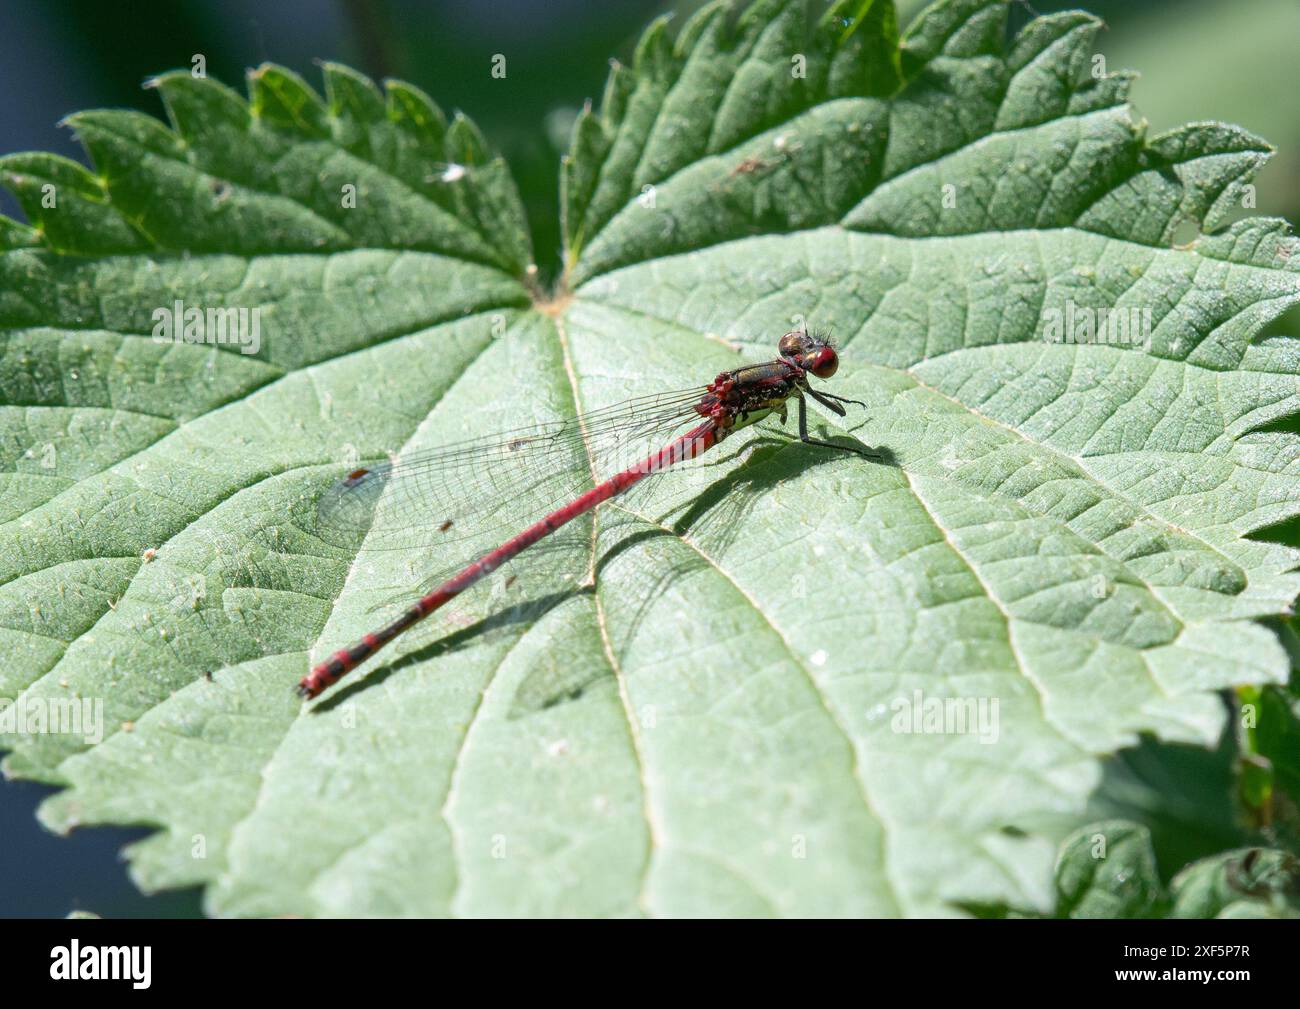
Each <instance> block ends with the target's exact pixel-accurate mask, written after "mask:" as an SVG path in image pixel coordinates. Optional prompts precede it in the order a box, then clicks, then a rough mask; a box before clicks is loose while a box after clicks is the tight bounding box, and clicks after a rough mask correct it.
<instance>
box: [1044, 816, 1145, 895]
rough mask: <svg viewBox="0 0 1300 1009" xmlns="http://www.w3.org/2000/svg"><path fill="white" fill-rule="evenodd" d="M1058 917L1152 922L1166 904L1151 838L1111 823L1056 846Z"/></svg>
mask: <svg viewBox="0 0 1300 1009" xmlns="http://www.w3.org/2000/svg"><path fill="white" fill-rule="evenodd" d="M1056 889H1057V893H1058V895H1059V902H1058V904H1057V913H1058V914H1059V915H1060V916H1062V917H1068V918H1154V917H1161V914H1160V911H1161V909H1162V906H1163V905H1164V903H1165V901H1166V897H1165V894H1164V889H1163V887H1162V886H1161V885H1160V875H1159V873H1158V872H1157V870H1156V858H1155V852H1154V851H1153V850H1152V848H1151V834H1150V832H1149V831H1148V830H1147V829H1146V828H1145V827H1143V826H1141V825H1140V824H1135V823H1129V822H1126V821H1123V820H1111V821H1106V822H1103V823H1099V824H1093V825H1091V826H1089V827H1085V828H1084V829H1082V830H1080V831H1079V832H1078V833H1076V834H1075V835H1074V836H1073V837H1071V838H1069V839H1068V840H1067V841H1066V842H1065V844H1064V845H1062V847H1061V853H1060V856H1059V857H1058V859H1057V863H1056Z"/></svg>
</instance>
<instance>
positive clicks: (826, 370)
mask: <svg viewBox="0 0 1300 1009" xmlns="http://www.w3.org/2000/svg"><path fill="white" fill-rule="evenodd" d="M839 366H840V358H839V355H838V354H836V353H835V351H833V350H832V349H831V348H830V347H818V348H817V349H816V350H814V351H813V352H812V353H811V354H809V355H808V356H807V363H806V364H805V367H806V368H807V369H808V370H809V371H811V372H812V373H813V374H814V375H816V376H817V377H818V378H830V377H831V376H832V375H834V374H835V372H836V371H837V370H838V369H839Z"/></svg>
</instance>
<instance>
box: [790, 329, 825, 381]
mask: <svg viewBox="0 0 1300 1009" xmlns="http://www.w3.org/2000/svg"><path fill="white" fill-rule="evenodd" d="M777 349H778V350H779V351H780V353H781V356H782V357H784V358H785V359H786V360H788V361H792V362H794V363H795V364H797V365H798V366H799V367H800V368H802V369H803V370H804V371H810V372H812V373H813V374H814V375H816V376H817V377H818V378H830V377H831V376H832V375H834V374H835V371H836V369H838V368H839V366H840V359H839V355H838V354H836V353H835V348H834V347H832V346H831V342H830V339H829V338H827V337H825V336H823V335H821V334H819V333H801V332H799V331H798V330H796V331H795V332H793V333H786V334H785V336H783V337H781V342H780V343H779V344H777Z"/></svg>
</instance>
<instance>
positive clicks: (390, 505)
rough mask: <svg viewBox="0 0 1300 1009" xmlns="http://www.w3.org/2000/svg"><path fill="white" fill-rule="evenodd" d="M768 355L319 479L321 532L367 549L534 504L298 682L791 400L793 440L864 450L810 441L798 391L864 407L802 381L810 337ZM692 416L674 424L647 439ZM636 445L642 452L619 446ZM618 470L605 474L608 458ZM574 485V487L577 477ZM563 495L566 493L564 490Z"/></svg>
mask: <svg viewBox="0 0 1300 1009" xmlns="http://www.w3.org/2000/svg"><path fill="white" fill-rule="evenodd" d="M778 354H779V356H778V357H777V358H776V359H774V360H772V361H768V362H766V363H764V364H756V365H749V366H746V367H742V368H737V369H734V370H732V371H724V372H722V373H721V374H719V375H718V376H717V377H716V378H715V379H714V380H713V381H712V382H711V383H709V385H707V386H704V387H696V388H693V389H686V390H682V391H678V392H670V393H662V394H658V395H652V396H642V397H639V398H636V399H631V400H627V401H626V402H624V403H620V404H618V405H616V406H612V407H606V408H604V409H601V410H596V411H593V412H590V413H585V414H578V415H575V416H572V417H569V418H566V419H564V420H561V421H556V422H552V423H548V424H540V425H535V426H533V427H531V428H527V429H523V430H519V431H510V432H506V433H505V434H498V435H495V436H491V437H488V438H476V439H472V440H469V441H464V442H459V443H456V444H452V445H448V446H444V447H442V448H438V449H433V450H430V451H425V452H417V453H412V454H409V455H406V456H403V457H401V458H400V459H398V460H397V461H395V462H391V463H386V464H382V465H377V466H362V467H358V468H356V469H354V470H353V471H352V472H350V473H348V474H347V476H346V477H344V478H343V479H342V480H340V481H339V482H338V483H337V484H335V485H334V486H333V487H332V488H330V489H329V490H328V491H327V492H326V493H325V494H324V495H323V496H322V498H321V500H320V502H319V504H318V515H319V518H320V521H321V524H322V526H323V527H325V528H331V527H338V528H348V529H352V530H358V531H362V532H364V533H365V535H366V546H367V547H368V548H379V549H382V548H384V547H385V546H391V547H392V548H395V549H406V550H409V549H411V543H412V540H411V538H410V537H409V536H408V535H405V534H406V533H409V532H410V531H412V530H417V529H418V530H420V531H422V532H424V533H428V534H429V535H428V536H427V537H426V538H425V540H424V542H427V543H434V544H439V543H452V542H454V541H455V540H456V538H457V537H463V536H476V535H481V534H482V533H483V531H484V529H487V528H492V523H493V522H497V523H498V524H502V523H504V522H505V521H508V520H509V519H508V518H507V516H513V517H516V518H517V517H518V515H519V514H520V513H521V510H522V511H523V512H525V513H526V512H527V511H528V510H529V509H530V508H532V507H536V512H535V514H536V516H537V517H536V518H535V521H533V523H532V524H531V525H529V526H527V528H525V529H523V531H521V532H519V533H517V534H516V535H514V536H512V537H510V538H509V539H507V540H506V541H505V542H503V543H502V544H501V545H500V546H497V547H496V548H495V549H491V550H487V551H486V552H483V553H481V554H480V555H479V556H478V559H477V560H474V561H473V562H472V563H470V564H468V565H467V566H465V567H464V568H463V569H461V570H460V571H459V572H458V573H456V574H454V575H453V576H452V577H450V578H447V579H446V580H443V581H441V582H440V583H439V584H437V585H436V586H434V587H432V588H431V589H430V590H429V591H428V592H426V593H425V594H424V595H422V596H421V597H420V598H419V599H418V600H416V601H415V602H414V603H412V604H411V605H410V606H409V607H408V608H407V609H405V610H404V611H403V612H402V614H401V615H400V616H398V617H397V619H395V620H393V621H392V622H390V623H388V624H387V625H385V626H383V627H381V628H380V629H378V630H376V631H374V632H372V633H370V634H366V635H364V636H363V637H362V638H361V640H360V641H358V642H357V643H356V644H354V645H352V646H351V647H350V648H344V649H340V650H339V651H336V652H334V653H333V654H332V655H330V657H329V658H327V659H325V660H324V661H322V662H320V663H318V664H317V665H316V666H315V667H314V668H313V669H312V670H311V672H310V673H309V674H308V675H307V676H305V677H303V679H302V680H301V682H300V683H299V684H298V692H299V693H300V694H302V695H303V696H304V697H316V696H318V695H319V694H320V693H322V692H323V691H324V690H326V689H327V688H328V687H330V686H332V685H333V684H334V683H336V682H337V681H338V680H339V678H340V677H342V676H343V675H344V674H346V673H347V672H349V671H350V670H352V669H355V668H356V667H357V666H358V665H359V664H361V663H362V662H364V661H365V660H366V659H368V658H369V657H370V656H372V655H374V654H375V652H377V651H379V649H381V648H383V647H384V646H385V645H386V644H388V643H389V642H390V641H392V640H393V639H394V638H396V637H397V636H398V635H399V634H401V633H402V632H404V631H406V630H408V629H409V628H411V627H412V626H414V625H415V624H417V623H418V622H419V621H421V620H422V619H424V618H425V617H427V616H428V615H429V614H430V613H433V612H434V611H435V610H437V609H439V608H440V607H442V606H443V605H445V604H446V603H448V602H449V601H450V600H452V599H454V598H455V597H456V596H457V595H459V594H460V593H462V592H464V591H465V590H466V589H468V588H469V587H470V586H471V585H474V584H475V583H476V582H478V581H480V580H481V579H483V578H484V577H486V576H487V575H489V574H491V573H492V572H493V571H495V570H497V569H498V568H500V567H501V566H502V565H503V564H505V563H507V562H508V561H510V560H511V559H513V558H514V557H515V556H517V555H518V554H519V553H521V552H522V551H524V550H526V549H528V548H529V547H531V546H533V545H534V544H536V543H538V542H539V541H541V540H543V539H545V538H546V537H547V536H549V535H551V534H552V533H554V532H555V531H556V530H557V529H559V528H561V527H562V526H564V525H566V524H567V523H569V522H571V521H573V520H574V519H576V518H578V517H580V516H582V515H585V514H587V513H588V512H590V511H592V510H593V509H594V508H596V507H597V506H598V505H600V504H602V503H603V502H605V501H608V500H610V499H611V498H613V497H615V496H617V495H620V494H623V493H624V492H626V491H628V490H629V489H630V488H632V487H633V486H634V485H636V484H638V483H640V482H641V481H642V480H644V479H645V478H646V477H648V476H650V475H652V474H654V473H657V472H660V471H662V470H665V469H667V468H669V467H671V466H674V465H677V464H679V463H682V462H684V461H686V460H689V459H693V458H696V457H698V456H700V455H701V454H703V453H705V452H707V451H708V450H709V449H710V448H712V447H713V446H714V445H716V444H718V443H719V442H721V441H723V440H724V439H726V438H727V437H728V436H730V435H731V434H733V433H734V432H736V431H738V430H740V429H741V428H744V427H747V426H749V425H751V424H754V423H756V422H758V421H760V420H763V419H764V418H765V417H768V416H769V415H774V416H776V417H778V418H779V419H780V420H781V422H782V423H784V422H785V420H786V409H787V406H788V405H789V404H790V402H791V401H793V404H794V405H795V407H796V408H797V410H798V427H799V438H800V439H801V440H802V441H804V442H806V443H808V444H810V445H820V446H824V447H827V448H834V449H839V450H842V451H847V452H854V453H857V454H859V455H862V456H865V457H867V458H877V456H875V454H874V453H871V452H868V451H867V450H866V449H863V448H860V447H854V446H848V445H843V444H835V443H832V442H827V441H821V440H818V439H816V438H812V437H810V436H809V434H808V418H807V405H806V401H805V397H811V398H812V399H814V400H816V401H817V402H818V403H820V404H822V405H823V406H825V407H826V408H827V409H828V410H830V411H832V412H833V413H835V414H837V415H838V416H841V417H843V416H845V412H846V411H845V409H844V405H843V404H846V403H848V404H853V405H856V406H865V405H866V404H864V403H860V402H859V401H857V400H851V399H845V398H844V397H842V396H835V395H832V394H831V393H827V392H823V391H820V390H817V389H814V388H812V386H811V384H810V383H809V377H810V376H811V377H813V378H818V379H828V378H830V377H831V376H833V375H834V374H835V372H836V369H837V368H838V366H839V358H838V357H837V355H836V352H835V350H834V348H833V347H832V346H831V345H830V343H829V342H828V341H827V340H826V339H825V338H823V337H820V336H814V335H809V334H807V333H802V332H793V333H787V334H785V335H784V336H783V337H781V340H780V342H779V344H778ZM691 422H693V424H692V426H691V427H690V428H689V429H688V430H686V431H685V432H682V433H678V434H676V436H675V437H672V438H671V440H668V441H666V442H664V441H662V440H661V439H664V438H667V437H668V436H669V435H670V434H673V433H674V432H676V431H678V430H680V428H682V427H685V426H686V425H687V424H688V423H691ZM646 444H648V445H650V446H651V448H649V449H648V450H646V451H647V452H648V454H644V455H643V454H640V450H638V454H637V455H635V456H632V455H630V454H629V453H630V452H631V451H633V447H634V446H639V445H646ZM619 456H622V457H623V462H624V463H628V462H630V464H629V465H625V466H621V468H615V469H614V472H613V475H610V476H605V477H604V478H603V479H602V471H603V472H604V473H608V472H609V471H610V469H611V468H613V467H611V466H610V465H609V464H610V461H611V460H612V459H615V458H618V457H619ZM584 485H585V486H586V487H587V488H588V489H586V490H581V488H582V486H584ZM574 495H576V496H574Z"/></svg>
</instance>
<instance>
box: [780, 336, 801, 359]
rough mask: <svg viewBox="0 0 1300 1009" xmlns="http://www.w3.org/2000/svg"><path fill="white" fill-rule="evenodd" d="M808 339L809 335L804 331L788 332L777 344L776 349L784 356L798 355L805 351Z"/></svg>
mask: <svg viewBox="0 0 1300 1009" xmlns="http://www.w3.org/2000/svg"><path fill="white" fill-rule="evenodd" d="M806 339H807V337H806V336H804V335H803V334H802V333H786V334H785V336H783V337H781V342H780V343H778V344H777V345H776V349H777V350H778V351H779V352H780V354H781V356H782V357H798V356H799V355H800V354H802V353H803V349H804V341H805V340H806Z"/></svg>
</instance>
